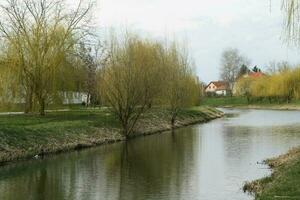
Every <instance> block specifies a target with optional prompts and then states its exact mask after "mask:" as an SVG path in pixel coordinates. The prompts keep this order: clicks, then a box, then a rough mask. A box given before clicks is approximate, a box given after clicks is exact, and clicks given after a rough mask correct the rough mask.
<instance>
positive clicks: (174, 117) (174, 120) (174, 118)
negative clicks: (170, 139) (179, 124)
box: [171, 115, 176, 129]
mask: <svg viewBox="0 0 300 200" xmlns="http://www.w3.org/2000/svg"><path fill="white" fill-rule="evenodd" d="M175 122H176V115H173V116H172V119H171V126H172V129H174V128H175Z"/></svg>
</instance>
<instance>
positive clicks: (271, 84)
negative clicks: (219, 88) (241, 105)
mask: <svg viewBox="0 0 300 200" xmlns="http://www.w3.org/2000/svg"><path fill="white" fill-rule="evenodd" d="M237 95H240V96H247V97H256V98H269V99H277V100H279V99H281V100H284V101H287V102H290V101H291V100H292V99H300V68H295V69H290V70H285V71H283V72H279V73H276V74H273V75H270V76H268V75H266V76H262V77H258V78H253V77H244V78H241V79H240V80H239V81H238V82H237Z"/></svg>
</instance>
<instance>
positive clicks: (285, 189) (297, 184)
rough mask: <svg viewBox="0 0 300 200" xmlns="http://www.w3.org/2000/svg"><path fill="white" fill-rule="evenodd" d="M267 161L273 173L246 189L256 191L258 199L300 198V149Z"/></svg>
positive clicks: (252, 183) (248, 185) (248, 184)
mask: <svg viewBox="0 0 300 200" xmlns="http://www.w3.org/2000/svg"><path fill="white" fill-rule="evenodd" d="M266 163H267V164H268V165H269V166H270V167H271V168H272V169H273V174H272V176H270V177H266V178H263V179H260V180H257V181H254V182H251V183H247V184H246V185H245V186H244V190H246V191H249V192H251V193H254V194H255V196H256V199H257V200H271V199H300V149H294V150H292V151H290V152H289V153H288V154H285V155H282V156H279V157H278V158H275V159H270V160H267V161H266Z"/></svg>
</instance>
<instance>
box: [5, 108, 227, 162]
mask: <svg viewBox="0 0 300 200" xmlns="http://www.w3.org/2000/svg"><path fill="white" fill-rule="evenodd" d="M222 115H223V113H222V112H220V111H218V110H217V109H214V108H210V107H206V106H203V107H195V108H191V109H185V110H183V111H182V112H180V114H179V116H178V120H177V122H176V128H179V127H182V126H187V125H191V124H195V123H201V122H207V121H209V120H212V119H216V118H219V117H221V116H222ZM168 118H169V117H168V113H167V112H166V111H165V110H161V109H159V110H158V109H153V110H152V111H151V112H148V113H147V114H145V115H143V117H142V119H141V121H140V123H139V124H138V125H137V128H136V130H135V135H134V136H139V135H147V134H154V133H158V132H163V131H167V130H170V129H171V125H170V120H169V119H168ZM120 132H121V131H120V126H119V124H118V121H117V120H116V118H115V117H114V115H112V114H111V113H110V112H109V111H108V110H107V109H97V110H72V111H60V112H50V113H47V115H46V116H45V117H40V116H37V115H3V116H0V163H2V164H3V163H6V162H10V161H15V160H20V159H26V158H33V157H34V156H36V155H38V156H41V155H46V154H52V153H59V152H64V151H70V150H75V149H80V148H85V147H92V146H96V145H100V144H105V143H113V142H117V141H123V140H125V138H124V137H123V136H122V135H121V134H120Z"/></svg>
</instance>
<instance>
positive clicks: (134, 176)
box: [108, 129, 197, 199]
mask: <svg viewBox="0 0 300 200" xmlns="http://www.w3.org/2000/svg"><path fill="white" fill-rule="evenodd" d="M187 130H192V129H183V130H182V131H184V132H185V133H182V132H181V131H178V132H176V133H173V134H165V135H160V136H153V137H145V138H138V139H136V140H132V141H129V142H127V143H124V144H123V145H122V150H121V151H120V152H119V158H117V157H115V162H114V163H112V162H110V164H111V165H110V166H109V167H108V170H111V171H114V172H115V175H116V176H118V177H119V189H118V190H119V199H143V198H145V197H150V196H151V197H157V198H158V199H159V197H161V198H163V197H168V198H170V197H171V196H176V195H177V198H178V195H179V194H180V191H181V190H182V189H183V188H182V186H183V184H188V181H189V180H188V179H189V175H190V173H189V168H190V167H191V165H192V162H193V157H194V144H195V142H197V140H196V139H195V137H196V134H190V133H186V132H187ZM118 167H119V170H116V168H118ZM183 175H185V176H183Z"/></svg>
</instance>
